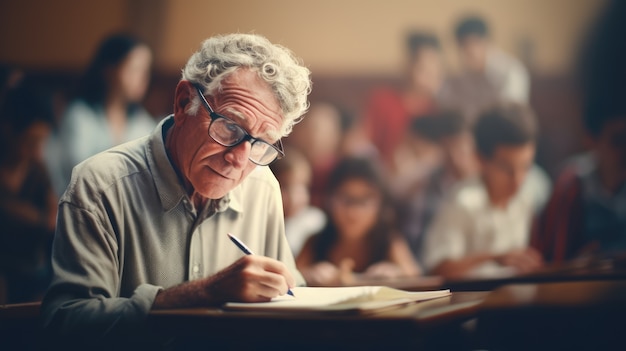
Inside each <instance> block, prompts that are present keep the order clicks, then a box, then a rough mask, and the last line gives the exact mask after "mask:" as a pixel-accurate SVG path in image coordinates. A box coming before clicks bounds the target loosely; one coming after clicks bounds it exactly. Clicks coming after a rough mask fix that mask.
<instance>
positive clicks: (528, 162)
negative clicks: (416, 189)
mask: <svg viewBox="0 0 626 351" xmlns="http://www.w3.org/2000/svg"><path fill="white" fill-rule="evenodd" d="M537 132H538V130H537V123H536V121H535V116H534V114H533V112H532V111H531V110H530V109H529V108H528V107H526V106H524V105H519V104H511V103H509V104H504V105H501V106H498V107H495V108H492V109H490V110H488V111H486V112H485V113H483V114H482V115H481V117H480V118H479V119H478V121H477V123H476V125H475V126H474V127H473V134H474V140H475V145H476V151H477V158H478V160H479V168H480V176H479V177H477V178H474V179H469V180H467V181H464V182H462V183H460V184H459V185H458V186H457V187H456V189H454V191H453V192H452V193H451V194H450V196H449V197H447V198H446V199H445V201H444V202H443V203H442V205H441V207H440V211H439V212H438V214H437V215H436V217H435V219H434V220H433V223H432V226H431V228H430V229H429V231H428V233H427V234H426V237H425V238H424V247H423V252H422V258H423V261H424V266H425V267H426V268H427V269H428V272H430V273H432V274H436V275H441V276H444V277H446V278H460V277H466V276H493V275H498V274H502V273H505V274H510V273H525V272H530V271H532V270H535V269H537V268H540V267H541V266H542V259H541V256H540V254H539V253H538V252H537V251H535V250H534V249H532V248H530V247H529V240H530V230H531V221H532V220H533V217H534V215H535V212H536V207H537V196H538V195H537V188H536V187H535V186H531V185H527V184H528V182H529V181H534V179H533V177H531V176H529V173H530V170H531V169H532V167H533V159H534V155H535V140H536V137H537ZM544 191H545V190H544Z"/></svg>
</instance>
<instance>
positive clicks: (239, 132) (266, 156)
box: [196, 86, 285, 166]
mask: <svg viewBox="0 0 626 351" xmlns="http://www.w3.org/2000/svg"><path fill="white" fill-rule="evenodd" d="M196 90H197V91H198V95H200V98H201V99H202V102H203V103H204V106H205V107H206V109H207V111H208V112H209V116H211V124H209V130H208V133H209V136H210V137H211V138H212V139H213V140H215V141H216V142H217V143H218V144H220V145H222V146H226V147H234V146H237V145H239V144H241V143H243V142H246V141H250V145H251V146H250V156H248V159H250V161H252V162H253V163H255V164H257V165H259V166H267V165H269V164H270V163H272V162H274V161H275V160H277V159H281V158H283V157H285V152H284V151H283V142H282V141H281V140H280V139H278V141H277V142H276V143H275V144H274V145H272V144H270V143H268V142H267V141H265V140H263V139H259V138H255V137H253V136H252V135H250V134H248V132H246V130H245V129H243V128H242V127H241V126H240V125H238V124H237V123H235V122H234V121H233V120H231V119H230V118H228V117H225V116H222V115H220V114H219V113H217V112H215V111H214V110H213V109H212V108H211V106H210V105H209V103H208V102H207V101H206V98H205V97H204V95H203V94H202V91H201V90H200V88H199V87H197V86H196Z"/></svg>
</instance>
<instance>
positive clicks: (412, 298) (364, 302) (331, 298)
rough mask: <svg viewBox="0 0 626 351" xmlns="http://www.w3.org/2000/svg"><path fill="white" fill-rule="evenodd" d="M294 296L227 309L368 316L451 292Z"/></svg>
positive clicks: (348, 290)
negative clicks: (362, 314) (373, 312)
mask: <svg viewBox="0 0 626 351" xmlns="http://www.w3.org/2000/svg"><path fill="white" fill-rule="evenodd" d="M291 291H292V292H293V294H294V295H295V297H292V296H289V295H284V296H279V297H276V298H274V299H272V301H270V302H259V303H243V302H229V303H227V304H225V305H224V308H225V309H229V310H242V311H267V312H285V313H292V312H321V313H367V312H372V311H379V310H384V309H388V308H393V307H396V306H401V305H405V304H408V303H412V302H417V301H423V300H429V299H434V298H438V297H443V296H448V295H450V290H436V291H419V292H410V291H404V290H398V289H393V288H389V287H384V286H356V287H333V288H321V287H297V288H293V289H291Z"/></svg>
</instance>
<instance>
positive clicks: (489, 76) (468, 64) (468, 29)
mask: <svg viewBox="0 0 626 351" xmlns="http://www.w3.org/2000/svg"><path fill="white" fill-rule="evenodd" d="M455 37H456V42H457V44H458V48H459V53H460V58H461V63H462V65H463V71H462V72H461V73H460V74H458V75H456V76H452V77H450V78H449V79H448V80H447V81H446V82H445V84H444V85H443V87H442V89H441V94H439V96H438V102H439V103H440V104H441V106H442V107H443V108H446V109H451V110H455V111H459V112H461V113H462V114H463V116H464V117H466V118H467V119H469V120H471V121H474V120H475V119H476V118H477V117H478V115H479V114H480V113H481V112H482V111H484V110H485V109H487V108H489V107H490V106H493V105H495V104H498V103H502V102H516V103H523V104H525V103H528V97H529V94H530V77H529V75H528V72H527V70H526V67H524V65H523V64H522V63H521V62H520V61H519V60H518V59H516V58H515V57H513V56H511V55H509V54H508V53H505V52H503V51H502V50H500V49H499V48H497V47H496V46H495V45H494V44H493V42H492V41H491V30H490V28H489V26H488V24H487V22H486V21H485V20H484V19H483V18H482V17H480V16H467V17H464V18H462V19H461V20H460V21H459V22H458V24H457V26H456V28H455Z"/></svg>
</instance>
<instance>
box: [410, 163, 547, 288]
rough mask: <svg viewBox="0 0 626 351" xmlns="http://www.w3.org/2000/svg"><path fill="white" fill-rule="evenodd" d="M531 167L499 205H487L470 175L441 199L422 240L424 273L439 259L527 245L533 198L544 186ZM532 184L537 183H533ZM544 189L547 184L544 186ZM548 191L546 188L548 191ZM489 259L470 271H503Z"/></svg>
mask: <svg viewBox="0 0 626 351" xmlns="http://www.w3.org/2000/svg"><path fill="white" fill-rule="evenodd" d="M535 172H537V171H531V172H530V173H529V175H528V176H527V177H526V181H525V182H524V185H523V186H522V188H520V190H519V191H518V192H517V194H516V195H515V196H514V197H513V198H512V199H511V200H510V201H509V203H508V204H507V206H506V207H505V208H497V207H494V206H492V205H491V202H490V201H489V195H488V193H487V189H486V187H485V185H484V183H483V182H482V181H481V180H480V179H478V178H474V179H470V180H467V181H463V182H461V183H459V185H458V187H457V188H456V189H455V190H454V191H453V192H452V193H451V194H450V196H449V197H448V198H446V199H445V200H444V202H443V203H442V205H441V208H440V210H439V212H438V214H437V216H436V217H435V219H434V220H433V223H432V226H431V228H430V229H429V230H428V232H427V234H426V237H425V238H424V246H423V252H422V258H423V263H424V265H425V266H426V268H427V269H428V270H429V271H430V270H432V269H434V268H435V267H436V266H437V265H439V264H440V263H442V262H443V261H445V260H458V259H462V258H464V257H467V256H472V255H476V254H483V253H491V254H503V253H506V252H508V251H511V250H513V249H522V248H525V247H527V246H528V244H529V240H530V229H531V221H532V218H533V216H534V214H535V213H536V211H537V209H538V208H540V207H541V206H543V203H538V202H539V201H538V196H539V195H540V194H541V193H542V192H544V191H545V189H544V187H545V186H547V185H545V184H541V182H542V181H544V180H541V179H539V180H538V177H539V176H538V175H537V174H535ZM537 184H538V185H537ZM548 189H549V186H548ZM548 192H549V190H548ZM507 272H508V269H505V268H503V267H501V266H499V265H497V264H496V263H495V262H487V263H485V264H483V265H481V266H479V267H477V268H475V269H474V270H473V271H472V272H471V273H470V275H475V276H484V275H493V274H500V273H507Z"/></svg>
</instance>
